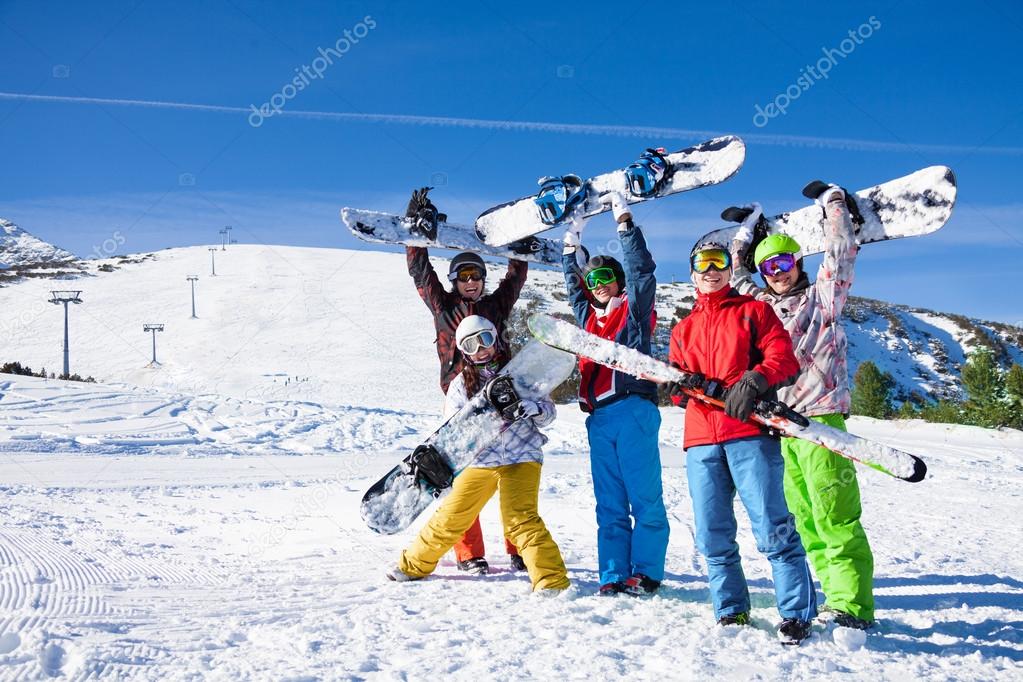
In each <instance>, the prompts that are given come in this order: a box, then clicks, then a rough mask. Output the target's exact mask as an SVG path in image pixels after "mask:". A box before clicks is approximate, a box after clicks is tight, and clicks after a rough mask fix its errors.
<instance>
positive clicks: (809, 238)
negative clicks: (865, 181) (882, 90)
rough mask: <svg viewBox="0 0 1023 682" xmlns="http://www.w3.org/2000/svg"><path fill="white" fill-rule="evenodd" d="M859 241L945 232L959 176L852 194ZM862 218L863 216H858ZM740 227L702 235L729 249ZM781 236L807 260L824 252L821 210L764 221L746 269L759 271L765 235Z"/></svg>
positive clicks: (735, 212) (812, 189)
mask: <svg viewBox="0 0 1023 682" xmlns="http://www.w3.org/2000/svg"><path fill="white" fill-rule="evenodd" d="M822 187H823V185H822V183H820V182H819V181H816V182H812V183H810V184H809V185H807V186H806V189H805V190H804V194H806V195H807V196H810V197H812V196H816V195H817V194H819V193H820V192H819V191H817V190H819V189H820V188H822ZM848 198H849V199H851V200H852V202H853V205H851V206H850V208H851V209H852V210H851V211H850V212H851V213H852V218H853V223H854V226H855V227H856V242H857V243H858V244H870V243H873V242H880V241H885V240H887V239H900V238H902V237H917V236H920V235H924V234H930V233H931V232H935V231H936V230H939V229H941V227H942V226H944V225H945V223H947V222H948V219H949V218H950V217H951V215H952V208H953V206H955V202H956V177H955V174H954V173H952V169H951V168H948V167H947V166H929V167H927V168H923V169H921V170H918V171H916V172H915V173H911V174H909V175H906V176H904V177H901V178H896V179H895V180H890V181H888V182H886V183H883V184H880V185H874V186H873V187H867V188H866V189H861V190H860V191H859V192H855V193H850V194H849V195H848ZM748 213H749V210H748V209H741V208H734V207H733V208H728V209H725V211H724V212H723V213H722V214H721V217H722V218H723V219H725V220H729V221H731V222H741V221H742V220H743V219H744V218H745V217H746V215H748ZM857 214H858V215H857ZM738 230H739V228H738V227H737V226H731V227H724V228H721V229H719V230H714V231H713V232H709V233H707V234H706V235H704V236H703V238H702V239H701V241H711V240H713V241H717V242H719V243H721V244H724V245H730V244H731V243H732V240H733V239H734V238H735V235H736V233H737V232H738ZM779 232H782V233H784V234H787V235H788V236H790V237H792V238H793V239H795V240H796V241H797V242H799V245H800V246H801V247H802V249H803V255H804V256H810V255H813V254H815V253H822V252H823V251H824V244H825V240H826V231H825V226H824V212H823V211H822V210H821V208H820V207H819V206H807V207H805V208H801V209H798V210H796V211H790V212H788V213H781V214H778V215H776V216H774V217H773V218H768V217H766V216H764V217H762V218H761V219H760V220H759V221H758V223H757V225H756V226H755V228H754V232H753V241H752V243H751V245H750V247H749V249H748V250H747V252H746V263H745V264H746V266H747V267H746V269H747V270H749V271H750V272H756V265H755V264H754V263H753V262H752V259H753V252H754V250H755V249H756V247H757V244H759V243H760V242H761V241H762V240H763V239H764V238H765V237H767V236H768V235H772V234H777V233H779Z"/></svg>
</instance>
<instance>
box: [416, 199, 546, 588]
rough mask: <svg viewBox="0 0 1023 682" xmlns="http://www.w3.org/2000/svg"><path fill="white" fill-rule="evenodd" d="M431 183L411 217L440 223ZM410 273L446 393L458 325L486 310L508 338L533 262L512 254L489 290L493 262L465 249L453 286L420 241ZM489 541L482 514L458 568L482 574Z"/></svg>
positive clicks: (455, 262)
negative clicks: (426, 313)
mask: <svg viewBox="0 0 1023 682" xmlns="http://www.w3.org/2000/svg"><path fill="white" fill-rule="evenodd" d="M428 191H429V188H425V187H424V188H423V189H420V190H417V191H415V192H413V193H412V198H411V199H410V200H409V205H408V209H407V211H406V213H405V215H406V217H408V218H410V219H411V220H412V221H413V224H414V225H415V224H428V223H431V222H432V223H433V224H434V225H436V222H437V219H438V216H439V215H440V214H439V213H438V211H437V207H436V206H434V205H433V202H432V201H430V199H429V198H428V197H427V192H428ZM405 258H406V260H407V262H408V273H409V275H411V276H412V281H413V282H414V283H415V285H416V290H417V291H418V292H419V297H420V298H422V299H423V302H424V303H425V304H426V307H427V308H429V309H430V312H431V313H432V314H433V324H434V327H435V328H436V332H437V336H436V343H437V357H438V359H439V360H440V388H441V391H442V392H443V393H444V394H445V395H446V394H447V391H448V386H450V384H451V381H452V380H453V379H454V378H455V377H456V376H458V375H459V373H460V372H461V371H462V369H463V364H464V358H463V356H462V354H461V353H459V352H458V348H457V346H456V344H455V330H456V329H457V328H458V324H459V322H461V321H462V320H463V319H465V318H466V317H468V316H470V315H480V316H482V317H485V318H486V319H488V320H490V321H491V322H493V323H494V326H495V327H497V331H498V334H499V336H500V338H502V339H504V338H506V326H507V322H508V316H509V315H510V314H511V311H512V308H513V307H514V306H515V302H516V301H517V300H518V298H519V293H520V292H521V291H522V287H523V285H525V283H526V275H527V273H528V271H529V264H528V263H526V261H520V260H509V261H508V274H506V275H505V276H504V279H502V280H501V282H500V284H498V286H497V289H495V290H494V292H493V293H490V294H485V293H484V290H485V285H486V279H487V266H486V263H484V262H483V259H482V258H480V256H479V254H476V253H472V252H471V251H465V252H463V253H459V254H458V255H456V256H455V257H454V258H452V259H451V264H450V265H449V266H448V275H447V280H448V281H449V282H451V290H450V291H449V290H448V289H446V288H445V287H444V285H443V284H442V283H441V280H440V277H439V276H438V275H437V271H436V270H435V269H434V267H433V265H432V264H431V263H430V254H429V252H428V251H427V250H426V249H425V248H423V247H418V246H409V247H406V248H405ZM505 549H506V550H507V552H508V554H509V556H510V557H511V562H512V566H513V567H514V568H515V570H519V571H522V570H525V568H526V566H525V563H524V562H523V561H522V557H521V556H519V553H518V551H517V550H516V548H515V546H514V545H513V544H512V543H511V542H509V541H508V540H507V539H505ZM485 557H486V544H485V543H484V542H483V531H482V529H481V528H480V522H479V519H476V520H475V521H474V522H473V524H472V525H471V526H470V527H469V530H467V531H466V533H465V535H463V536H462V539H461V540H460V541H459V542H457V543H456V544H455V558H456V560H457V561H458V568H459V569H461V570H463V571H468V572H470V573H476V574H482V573H486V572H487V571H488V570H489V565H488V564H487V560H486V558H485Z"/></svg>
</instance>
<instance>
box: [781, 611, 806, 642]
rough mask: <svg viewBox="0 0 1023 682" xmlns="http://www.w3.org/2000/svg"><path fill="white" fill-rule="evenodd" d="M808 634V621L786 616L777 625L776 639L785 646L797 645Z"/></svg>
mask: <svg viewBox="0 0 1023 682" xmlns="http://www.w3.org/2000/svg"><path fill="white" fill-rule="evenodd" d="M809 636H810V621H808V620H800V619H799V618H786V619H785V620H783V621H782V622H781V625H779V626H778V639H779V640H780V641H781V643H782V644H785V645H787V646H797V645H798V644H799V643H800V642H802V641H803V640H804V639H806V638H807V637H809Z"/></svg>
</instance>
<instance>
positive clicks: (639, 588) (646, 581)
mask: <svg viewBox="0 0 1023 682" xmlns="http://www.w3.org/2000/svg"><path fill="white" fill-rule="evenodd" d="M660 586H661V581H660V580H653V579H652V578H648V577H647V576H645V575H643V574H642V573H637V574H636V575H634V576H632V577H631V578H629V579H628V580H626V581H625V589H624V590H623V592H627V593H628V594H631V595H632V596H634V597H649V596H650V595H652V594H653V593H654V592H656V591H657V588H659V587H660Z"/></svg>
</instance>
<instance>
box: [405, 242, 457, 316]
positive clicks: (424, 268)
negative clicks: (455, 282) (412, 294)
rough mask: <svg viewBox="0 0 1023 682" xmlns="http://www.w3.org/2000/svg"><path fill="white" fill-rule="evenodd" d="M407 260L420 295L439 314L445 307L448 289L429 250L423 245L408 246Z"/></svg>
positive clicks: (409, 272) (406, 248)
mask: <svg viewBox="0 0 1023 682" xmlns="http://www.w3.org/2000/svg"><path fill="white" fill-rule="evenodd" d="M405 260H406V261H407V263H408V274H409V275H411V276H412V281H413V282H414V283H415V285H416V291H418V292H419V297H420V298H421V299H423V302H424V303H426V306H427V307H428V308H429V309H430V311H431V312H433V313H434V314H438V313H439V312H440V311H441V310H442V308H443V304H444V296H445V295H446V294H447V291H446V290H445V289H444V285H442V284H441V283H440V277H438V276H437V271H436V270H435V269H434V268H433V264H432V263H431V262H430V254H429V252H428V251H427V250H426V248H425V247H422V246H406V247H405Z"/></svg>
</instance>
